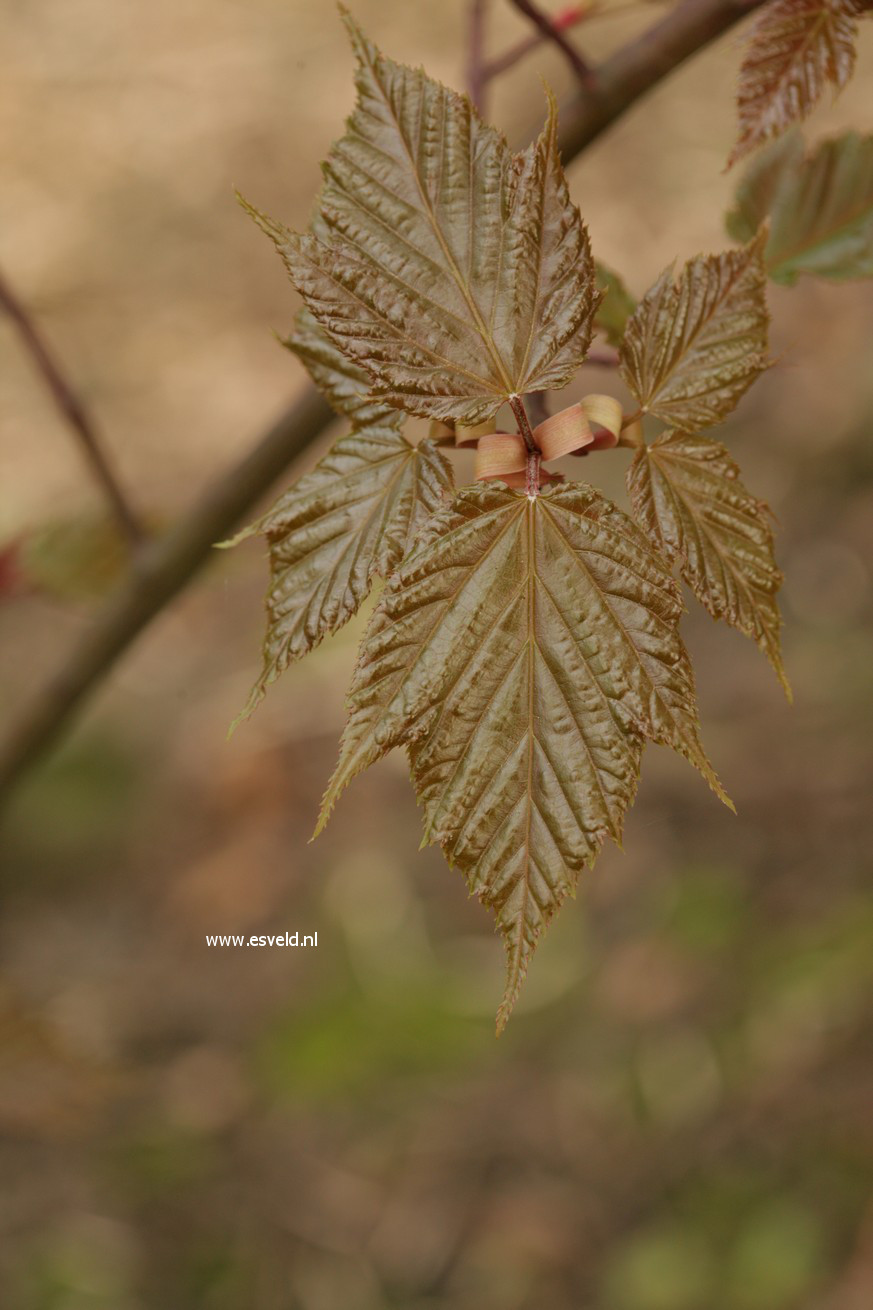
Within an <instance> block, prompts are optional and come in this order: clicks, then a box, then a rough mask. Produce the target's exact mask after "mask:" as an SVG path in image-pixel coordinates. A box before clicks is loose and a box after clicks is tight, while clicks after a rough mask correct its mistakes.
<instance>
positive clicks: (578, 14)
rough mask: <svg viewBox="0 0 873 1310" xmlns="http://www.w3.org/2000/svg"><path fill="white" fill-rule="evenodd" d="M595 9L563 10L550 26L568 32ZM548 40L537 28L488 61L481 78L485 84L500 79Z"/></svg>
mask: <svg viewBox="0 0 873 1310" xmlns="http://www.w3.org/2000/svg"><path fill="white" fill-rule="evenodd" d="M596 8H597V5H596V3H594V4H590V5H579V6H577V8H576V9H565V10H564V11H563V13H561V14H556V16H555V17H554V18H553V19H552V26H553V27H554V28H556V29H557V30H558V31H561V32H568V31H569V30H570V28H571V27H575V26H576V24H577V23H581V22H582V21H583V19H585V18H588V17H590V15H591V14H593V13H594V12H595V10H596ZM549 39H550V37H546V36H545V35H544V34H543V33H542V32H541V31H540V30H539V28H537V30H536V31H535V32H531V33H530V35H529V36H525V37H522V39H521V40H520V41H516V43H515V45H512V46H510V47H509V49H508V50H507V51H505V52H504V53H503V54H502V55H497V56H496V58H494V59H490V60H489V61H488V62H487V63H486V64H485V65H484V67H483V69H482V76H483V78H484V79H485V81H486V82H490V81H491V79H492V78H494V77H500V75H501V73H506V72H508V70H509V69H510V68H512V67H514V65H515V64H517V63H518V62H519V60H520V59H524V57H525V55H529V54H530V53H531V52H532V51H533V50H536V48H537V47H538V46H541V45H543V43H544V42H545V41H546V40H549Z"/></svg>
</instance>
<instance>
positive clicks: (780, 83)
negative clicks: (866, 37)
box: [730, 0, 863, 163]
mask: <svg viewBox="0 0 873 1310" xmlns="http://www.w3.org/2000/svg"><path fill="white" fill-rule="evenodd" d="M862 8H863V5H862V4H861V3H860V2H859V0H771V3H769V4H766V5H764V7H763V9H762V10H761V13H760V15H759V16H758V18H757V20H756V22H755V25H754V27H753V29H752V34H751V37H750V40H749V46H748V50H747V52H746V57H745V59H744V60H743V62H742V65H741V67H740V82H739V89H738V94H737V101H738V108H739V117H740V137H739V140H738V142H737V144H736V146H735V147H734V151H733V154H732V155H731V159H730V162H731V163H733V162H734V161H735V160H737V159H739V158H741V156H742V155H745V154H747V153H748V152H749V151H750V150H754V148H755V147H756V146H759V145H762V144H763V142H765V141H767V140H769V139H770V138H771V137H774V136H778V135H779V134H780V133H782V132H785V131H786V130H787V129H788V128H789V127H790V126H791V124H792V123H798V122H800V120H801V119H803V118H806V116H807V114H809V113H810V111H811V110H812V109H813V108H814V106H815V105H816V103H817V101H818V100H819V99H820V97H821V95H822V93H823V91H824V89H825V87H826V86H828V85H830V86H831V87H833V88H834V89H835V90H838V89H839V88H840V87H843V86H845V84H846V82H847V81H848V80H849V78H850V77H851V75H852V71H853V69H854V67H855V38H856V36H857V29H858V25H857V21H856V19H857V15H858V13H859V12H860V10H861V9H862Z"/></svg>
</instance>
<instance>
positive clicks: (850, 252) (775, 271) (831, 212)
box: [727, 132, 873, 286]
mask: <svg viewBox="0 0 873 1310" xmlns="http://www.w3.org/2000/svg"><path fill="white" fill-rule="evenodd" d="M765 219H769V224H770V232H769V236H768V238H767V244H766V247H765V250H764V260H765V263H766V265H767V272H768V273H769V275H770V277H771V278H772V279H773V281H774V282H780V283H782V284H784V285H786V286H791V285H792V284H793V283H794V282H796V281H797V278H798V277H799V275H800V274H801V273H812V274H815V275H816V276H817V277H825V278H830V279H832V280H833V281H842V280H844V279H847V278H856V277H873V136H866V137H864V136H859V135H858V134H857V132H847V133H846V134H845V135H844V136H841V137H837V138H835V139H834V140H832V141H823V142H822V143H821V145H819V146H817V147H816V149H815V150H813V151H812V153H811V154H806V152H805V151H804V148H803V141H802V138H801V137H800V135H799V134H797V133H789V134H788V135H787V136H785V137H783V138H782V140H781V141H777V142H775V143H774V145H772V146H771V147H770V148H769V149H768V150H766V151H764V152H763V153H762V154H761V155H759V156H758V157H757V158H756V159H754V160H753V161H752V163H751V165H750V166H749V168H748V170H747V171H746V174H745V176H744V177H743V179H742V181H741V182H740V185H739V187H738V188H737V197H736V206H735V208H734V209H733V210H732V211H731V212H730V213H729V214H728V216H727V226H728V231H729V232H730V234H731V236H733V237H736V238H737V239H738V240H740V241H746V240H748V239H749V237H751V236H752V234H753V233H754V232H755V231H756V230H757V229H758V227H759V226H760V225H761V224H762V223H763V222H764V220H765Z"/></svg>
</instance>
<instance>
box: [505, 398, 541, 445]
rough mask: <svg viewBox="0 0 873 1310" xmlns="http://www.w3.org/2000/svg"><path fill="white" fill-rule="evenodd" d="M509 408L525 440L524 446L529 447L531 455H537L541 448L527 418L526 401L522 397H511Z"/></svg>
mask: <svg viewBox="0 0 873 1310" xmlns="http://www.w3.org/2000/svg"><path fill="white" fill-rule="evenodd" d="M509 407H510V409H511V410H512V412H513V414H514V415H515V421H516V423H517V424H518V430H519V432H520V433H521V435H522V437H523V438H524V444H525V446H526V447H527V453H528V454H529V455H536V454H537V453H538V452H539V447H538V446H537V443H536V442H535V441H534V434H533V432H532V431H531V426H530V421H529V420H528V417H527V410H526V409H525V407H524V401H523V400H522V398H521V396H510V397H509Z"/></svg>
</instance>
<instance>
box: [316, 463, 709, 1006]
mask: <svg viewBox="0 0 873 1310" xmlns="http://www.w3.org/2000/svg"><path fill="white" fill-rule="evenodd" d="M681 609H682V605H681V600H680V596H679V592H678V589H677V587H676V585H675V583H674V582H673V580H672V579H671V577H670V575H669V573H668V572H667V569H666V567H665V565H664V564H663V563H662V561H661V560H660V558H659V557H658V556H657V555H656V554H655V553H654V552H653V550H652V548H651V546H650V545H649V543H648V542H647V540H646V538H645V537H644V536H643V534H642V533H641V532H640V530H639V529H638V528H637V527H636V526H635V525H634V524H633V522H632V521H631V520H630V519H628V517H627V516H626V515H624V514H622V513H621V512H620V511H619V510H618V509H616V508H615V506H614V505H611V504H610V503H609V502H608V501H607V500H605V499H604V498H603V497H602V496H601V495H600V494H599V493H598V492H596V491H594V490H593V489H592V488H590V487H587V486H584V485H580V484H564V485H560V486H553V487H549V488H547V489H546V490H544V491H543V492H542V493H541V494H540V495H539V496H537V497H527V496H524V495H521V494H519V493H516V492H513V491H510V490H509V489H508V488H507V487H505V486H503V485H502V484H500V483H491V484H488V485H482V486H478V487H472V488H468V489H465V490H463V491H461V492H460V493H459V494H458V496H457V497H456V498H455V500H454V502H453V503H452V504H451V506H449V507H447V508H446V509H445V510H443V511H441V512H440V513H439V514H438V515H436V516H435V517H434V518H433V519H432V520H431V522H430V524H429V525H428V527H427V528H426V529H425V531H424V532H423V534H422V537H421V538H420V541H419V544H418V546H417V548H416V550H415V551H414V553H413V554H412V555H410V556H409V557H407V559H405V560H404V561H403V563H402V564H401V565H400V568H399V570H398V572H397V573H396V574H395V575H394V576H393V577H392V578H391V580H390V581H389V583H388V586H387V587H386V590H385V594H384V595H383V598H382V600H381V602H380V604H379V607H378V608H377V610H376V613H375V615H374V617H373V619H372V621H371V623H370V627H369V629H368V632H367V634H366V636H365V638H364V642H363V644H362V647H361V653H360V657H359V662H358V667H357V669H356V671H355V676H354V679H353V682H352V688H351V693H350V698H349V704H350V708H351V715H350V718H349V722H348V724H347V727H346V730H345V733H344V735H343V741H342V746H341V750H340V761H339V764H338V766H337V770H336V773H335V774H334V777H333V779H332V780H331V783H330V786H329V788H328V791H327V794H326V795H325V799H324V804H323V807H322V814H321V818H320V820H319V828H318V829H317V831H319V830H320V829H321V827H322V826H323V825H324V823H325V822H326V819H327V816H328V815H329V813H330V810H331V808H332V806H333V804H334V802H335V800H336V798H337V796H338V795H339V793H340V792H341V791H342V789H343V787H344V786H345V785H346V784H347V783H348V782H349V781H350V780H351V779H352V778H353V777H354V776H355V775H356V774H357V773H359V772H360V771H361V770H362V769H363V768H365V767H367V765H369V764H371V763H372V762H373V761H374V760H376V759H378V758H379V757H380V756H381V755H383V754H384V753H385V752H386V751H388V750H389V749H390V748H391V747H393V746H396V745H400V744H406V745H408V746H409V747H410V754H411V759H412V766H413V777H414V781H415V785H416V789H417V791H418V794H419V797H420V799H421V802H422V804H423V806H424V810H425V837H426V839H427V840H435V841H439V842H440V844H441V845H442V847H443V849H444V850H445V852H446V854H447V856H448V858H449V860H450V862H451V863H453V864H456V865H458V866H459V868H460V869H461V871H462V872H463V873H464V875H465V877H466V879H467V881H468V884H469V886H470V888H471V890H472V891H475V892H476V893H477V895H478V896H479V897H480V899H481V900H482V901H484V902H485V904H487V905H488V906H490V907H491V908H492V909H493V911H494V913H495V915H496V917H497V923H498V927H499V929H500V931H501V933H502V934H503V936H504V940H505V944H506V949H507V957H508V975H507V983H506V992H505V995H504V999H503V1003H502V1005H501V1009H500V1014H499V1025H501V1026H502V1024H503V1022H505V1019H506V1017H507V1016H508V1013H509V1010H510V1008H511V1006H512V1004H513V1002H514V1000H515V997H516V995H517V993H518V989H519V987H520V985H521V982H522V979H523V977H524V973H525V971H526V968H527V964H528V961H529V959H530V956H531V954H532V952H533V950H534V948H535V946H536V943H537V939H538V937H539V936H540V934H541V932H542V930H543V929H544V928H545V927H546V925H547V924H548V923H549V921H550V919H551V918H552V916H553V915H554V913H555V911H556V910H557V909H558V907H559V906H560V904H561V902H562V901H563V899H564V898H565V897H566V895H567V894H568V893H571V892H572V891H573V888H574V885H575V880H576V876H577V874H578V872H579V870H580V869H581V868H583V866H584V865H586V864H590V863H591V862H592V861H593V860H594V858H595V856H596V854H597V852H598V850H599V849H600V846H601V845H602V843H603V841H604V839H605V838H606V837H607V836H609V837H613V838H614V839H615V840H616V841H618V840H620V836H621V828H622V820H623V816H624V813H625V810H626V809H627V807H628V805H629V804H630V802H631V800H632V799H633V795H634V792H635V788H636V778H637V776H638V772H639V760H640V751H641V745H642V740H643V739H644V738H650V739H651V740H652V741H655V742H660V743H663V744H665V745H668V746H672V747H673V748H674V749H676V750H678V751H679V752H680V753H681V754H683V755H684V756H685V757H686V758H687V759H689V760H690V761H691V762H692V763H693V764H694V765H696V767H697V768H699V769H700V770H701V772H702V773H703V774H704V776H705V777H706V778H707V780H708V782H709V783H710V785H711V786H712V787H713V789H714V790H715V791H716V792H717V794H718V795H719V796H720V797H721V798H722V799H723V800H727V798H726V797H725V796H724V793H723V791H722V790H721V786H720V784H719V782H718V779H717V778H716V776H715V774H714V773H713V770H712V766H711V765H710V764H709V761H708V760H707V758H706V755H705V753H704V751H703V747H702V746H701V744H700V739H699V736H698V722H697V707H696V703H695V697H694V683H693V676H692V672H691V665H690V662H689V659H688V655H687V653H686V651H685V648H684V646H683V644H682V641H681V638H680V636H679V630H678V624H679V616H680V613H681ZM727 803H728V804H729V803H730V802H727Z"/></svg>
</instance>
